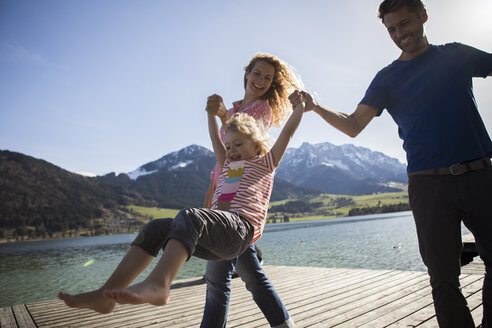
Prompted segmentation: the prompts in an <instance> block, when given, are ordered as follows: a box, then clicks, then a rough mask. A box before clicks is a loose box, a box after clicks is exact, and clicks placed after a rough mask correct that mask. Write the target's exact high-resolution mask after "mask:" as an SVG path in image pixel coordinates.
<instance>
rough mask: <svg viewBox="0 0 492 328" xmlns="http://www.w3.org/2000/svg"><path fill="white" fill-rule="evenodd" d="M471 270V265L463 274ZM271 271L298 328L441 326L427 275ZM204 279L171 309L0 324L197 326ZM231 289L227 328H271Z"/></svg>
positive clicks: (54, 309)
mask: <svg viewBox="0 0 492 328" xmlns="http://www.w3.org/2000/svg"><path fill="white" fill-rule="evenodd" d="M470 268H471V267H469V268H467V267H464V268H463V271H466V270H471V269H470ZM264 270H265V272H266V273H267V275H268V276H269V278H270V280H271V281H272V283H273V285H274V286H275V288H276V290H277V292H278V293H279V295H280V297H281V299H282V301H283V303H284V304H285V306H286V307H287V310H288V312H289V314H290V315H291V317H292V318H293V319H294V321H295V322H296V325H297V327H333V326H337V327H385V326H390V327H402V326H407V325H409V326H423V327H432V326H433V325H434V326H436V324H437V323H436V321H435V316H434V307H433V304H432V297H431V292H430V287H429V283H428V275H427V273H425V272H412V271H394V270H369V269H341V268H306V267H282V266H265V267H264ZM473 270H474V271H473V272H477V273H479V274H471V273H463V274H462V275H461V277H460V281H461V284H462V286H463V294H464V295H465V297H467V300H468V303H469V306H470V309H471V310H472V315H473V317H474V320H475V321H476V322H478V320H481V316H482V312H483V309H482V305H481V304H482V303H481V288H482V283H483V273H484V268H483V263H482V267H478V269H473ZM198 280H200V279H198ZM198 280H197V279H194V280H193V279H192V280H188V281H186V282H182V281H181V282H178V285H177V287H175V288H173V289H172V290H171V302H170V303H169V304H168V305H166V306H152V305H139V306H133V305H118V306H117V307H116V309H115V311H114V312H113V313H111V314H105V315H102V314H98V313H95V312H94V311H90V310H86V309H73V308H69V307H67V306H65V304H64V303H63V302H62V301H60V300H51V301H44V302H38V303H32V304H27V306H26V307H23V306H16V307H12V308H4V309H1V312H0V314H1V315H0V319H1V320H3V321H2V327H4V326H5V327H8V326H7V322H10V325H11V327H16V328H17V323H16V321H15V318H16V315H17V313H19V314H18V317H19V318H26V319H30V318H31V316H32V318H33V320H34V322H31V324H32V325H31V326H28V327H40V328H45V327H46V328H48V327H49V328H55V327H72V328H78V327H80V328H82V327H83V328H96V327H98V328H99V327H100V328H115V327H128V328H140V327H141V328H143V327H149V326H152V327H173V328H174V327H175V328H188V327H197V326H199V325H200V322H201V318H202V315H203V307H204V303H205V289H206V286H205V284H203V283H200V282H199V281H198ZM231 289H232V295H231V303H230V308H229V316H228V324H227V326H228V327H245V328H254V327H268V326H269V325H268V322H267V321H266V319H265V317H264V315H263V314H262V313H261V311H260V309H259V308H258V307H257V306H256V304H255V303H254V301H253V300H252V297H251V294H250V293H249V292H248V291H247V290H246V289H245V287H244V283H243V282H242V280H241V279H233V281H232V284H231ZM27 311H29V313H28V312H27ZM8 320H10V321H8ZM12 320H13V321H12ZM4 321H5V324H4ZM12 323H13V325H12ZM34 323H35V324H36V325H34ZM27 324H29V323H27Z"/></svg>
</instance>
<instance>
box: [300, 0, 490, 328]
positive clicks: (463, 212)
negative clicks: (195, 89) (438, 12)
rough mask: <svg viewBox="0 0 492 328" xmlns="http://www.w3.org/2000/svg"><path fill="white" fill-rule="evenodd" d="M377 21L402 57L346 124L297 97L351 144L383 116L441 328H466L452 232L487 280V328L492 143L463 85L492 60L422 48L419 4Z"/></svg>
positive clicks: (486, 319) (456, 48)
mask: <svg viewBox="0 0 492 328" xmlns="http://www.w3.org/2000/svg"><path fill="white" fill-rule="evenodd" d="M379 18H381V20H382V23H383V24H384V25H385V27H386V28H387V30H388V33H389V35H390V37H391V39H392V40H393V41H394V42H395V44H396V45H397V46H398V47H399V48H400V49H401V55H400V56H399V58H398V59H397V60H395V61H394V62H393V63H391V64H390V65H389V66H387V67H385V68H383V69H382V70H381V71H380V72H378V74H377V75H376V77H375V78H374V80H373V81H372V82H371V84H370V86H369V88H368V89H367V91H366V94H365V96H364V98H363V99H362V101H361V102H360V104H359V105H358V106H357V108H356V110H355V111H354V112H353V113H352V114H351V115H348V114H345V113H343V112H338V111H335V110H332V109H329V108H326V107H323V106H321V105H319V104H317V103H316V102H315V101H313V99H312V97H311V96H310V95H309V94H307V93H305V92H296V93H294V94H293V95H292V96H291V102H292V103H293V104H297V103H298V102H299V101H301V100H302V99H303V98H304V99H305V100H306V103H307V104H306V110H313V111H315V112H316V113H318V114H319V115H320V116H321V117H322V118H323V119H325V120H326V121H327V122H328V123H329V124H331V125H333V126H334V127H335V128H337V129H339V130H341V131H342V132H344V133H346V134H347V135H349V136H351V137H355V136H357V135H358V134H359V133H360V132H361V131H362V130H363V129H364V128H365V127H366V126H367V124H369V122H370V121H371V120H372V119H373V118H374V117H375V116H379V115H380V114H381V113H382V111H383V110H384V109H386V110H388V112H389V113H390V115H391V116H392V117H393V119H394V121H395V122H396V123H397V125H398V127H399V135H400V137H401V138H402V139H403V141H404V143H403V148H404V149H405V151H406V153H407V162H408V167H407V172H408V176H409V187H408V192H409V199H410V206H411V208H412V211H413V215H414V219H415V223H416V227H417V235H418V240H419V248H420V253H421V256H422V259H423V261H424V263H425V265H426V266H427V268H428V272H429V275H430V284H431V286H432V295H433V298H434V306H435V310H436V315H437V319H438V322H439V325H440V326H441V327H475V326H474V323H473V319H472V317H471V315H470V310H469V309H468V306H467V303H466V299H465V298H464V297H463V295H462V293H461V291H460V286H459V279H458V277H459V275H460V260H459V258H460V251H461V247H462V242H461V230H460V225H461V222H462V221H463V223H464V224H465V225H466V226H467V228H468V229H469V230H470V231H471V232H472V233H473V235H474V236H475V240H476V242H477V245H478V249H479V252H480V256H481V258H482V259H483V260H484V262H485V266H486V274H485V281H484V286H483V295H482V296H483V309H484V316H483V321H482V326H483V327H487V326H488V325H489V327H490V326H492V303H491V302H492V277H491V275H492V217H491V214H490V207H489V203H490V202H491V201H492V167H491V163H490V157H491V156H492V142H491V140H490V138H489V136H488V134H487V131H486V129H485V126H484V124H483V122H482V119H481V117H480V114H479V113H478V110H477V108H476V102H475V99H474V96H473V91H472V81H471V78H472V77H483V78H485V77H487V76H492V54H490V53H486V52H482V51H479V50H477V49H474V48H472V47H468V46H465V45H462V44H458V43H453V44H446V45H442V46H435V45H430V44H429V42H428V40H427V37H426V34H425V32H424V24H425V23H426V22H427V19H428V16H427V12H426V10H425V8H424V5H423V3H422V2H421V1H420V0H385V1H383V2H382V3H381V4H380V6H379Z"/></svg>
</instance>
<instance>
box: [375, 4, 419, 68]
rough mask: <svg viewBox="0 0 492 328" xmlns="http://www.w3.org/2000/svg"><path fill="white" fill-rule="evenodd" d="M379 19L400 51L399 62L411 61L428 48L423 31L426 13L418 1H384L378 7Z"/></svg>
mask: <svg viewBox="0 0 492 328" xmlns="http://www.w3.org/2000/svg"><path fill="white" fill-rule="evenodd" d="M379 18H381V20H382V22H383V24H384V26H386V29H387V30H388V33H389V35H390V37H391V39H392V40H393V42H394V43H395V44H396V45H397V46H398V48H400V49H401V50H402V53H401V55H400V58H399V59H400V60H409V59H412V58H414V57H416V56H418V55H420V54H421V53H423V52H425V51H426V50H427V49H428V48H429V42H428V41H427V37H426V35H425V31H424V24H425V23H426V22H427V18H428V17H427V11H426V10H425V8H424V4H423V3H422V2H421V1H420V0H385V1H383V2H382V3H381V4H380V5H379Z"/></svg>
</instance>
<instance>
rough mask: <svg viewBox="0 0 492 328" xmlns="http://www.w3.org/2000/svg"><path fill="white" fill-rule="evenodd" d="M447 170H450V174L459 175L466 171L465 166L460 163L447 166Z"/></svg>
mask: <svg viewBox="0 0 492 328" xmlns="http://www.w3.org/2000/svg"><path fill="white" fill-rule="evenodd" d="M449 171H450V172H451V174H452V175H460V174H463V173H465V172H467V168H466V165H464V164H462V163H456V164H453V165H451V166H450V167H449Z"/></svg>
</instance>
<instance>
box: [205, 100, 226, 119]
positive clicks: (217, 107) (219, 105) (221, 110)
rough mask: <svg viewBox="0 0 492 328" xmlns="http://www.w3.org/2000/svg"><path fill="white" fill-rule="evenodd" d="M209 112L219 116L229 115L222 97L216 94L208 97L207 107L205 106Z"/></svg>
mask: <svg viewBox="0 0 492 328" xmlns="http://www.w3.org/2000/svg"><path fill="white" fill-rule="evenodd" d="M205 110H206V111H207V113H209V114H211V115H215V116H218V117H220V118H222V117H225V116H226V115H227V109H226V108H225V105H224V101H223V100H222V97H221V96H219V95H216V94H213V95H211V96H210V97H208V98H207V107H205Z"/></svg>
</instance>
